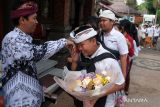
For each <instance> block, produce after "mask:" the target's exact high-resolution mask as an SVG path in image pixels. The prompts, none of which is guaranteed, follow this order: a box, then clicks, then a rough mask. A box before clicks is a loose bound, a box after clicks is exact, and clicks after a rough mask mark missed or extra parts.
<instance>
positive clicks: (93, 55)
mask: <svg viewBox="0 0 160 107" xmlns="http://www.w3.org/2000/svg"><path fill="white" fill-rule="evenodd" d="M98 44H99V47H98V49H97V50H96V52H94V54H92V56H91V57H90V58H94V57H96V56H97V55H99V54H100V51H101V50H102V49H103V47H102V45H101V44H100V43H98Z"/></svg>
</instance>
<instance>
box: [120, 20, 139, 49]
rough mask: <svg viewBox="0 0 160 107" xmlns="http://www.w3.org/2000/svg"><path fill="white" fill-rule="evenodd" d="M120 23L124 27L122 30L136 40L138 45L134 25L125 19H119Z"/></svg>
mask: <svg viewBox="0 0 160 107" xmlns="http://www.w3.org/2000/svg"><path fill="white" fill-rule="evenodd" d="M120 25H121V26H122V27H123V28H124V31H126V32H127V33H129V34H130V36H131V37H132V38H133V39H134V40H135V41H136V44H137V46H139V40H138V32H137V29H136V26H135V25H134V24H133V23H131V22H130V21H129V20H127V19H124V20H121V21H120Z"/></svg>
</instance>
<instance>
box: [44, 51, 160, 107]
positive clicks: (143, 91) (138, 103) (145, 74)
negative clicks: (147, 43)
mask: <svg viewBox="0 0 160 107" xmlns="http://www.w3.org/2000/svg"><path fill="white" fill-rule="evenodd" d="M159 56H160V51H155V50H153V49H143V50H142V51H141V53H140V55H139V57H137V58H136V59H135V60H134V63H133V66H132V70H131V85H130V91H129V96H128V98H127V103H126V107H159V105H160V101H159V99H160V85H159V81H160V78H159V76H160V57H159ZM44 107H74V105H73V100H72V98H71V97H70V96H69V95H68V94H66V93H65V92H64V91H62V93H61V94H60V95H59V97H58V100H57V103H56V104H51V103H48V102H47V103H46V104H45V106H44Z"/></svg>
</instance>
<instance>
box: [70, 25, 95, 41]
mask: <svg viewBox="0 0 160 107" xmlns="http://www.w3.org/2000/svg"><path fill="white" fill-rule="evenodd" d="M74 35H75V34H74V31H72V32H71V33H70V36H71V38H72V40H73V41H74V42H75V43H80V42H83V41H85V40H87V39H89V38H91V37H94V36H95V35H97V32H96V31H95V30H94V29H93V28H89V29H86V30H83V31H81V32H79V33H77V34H76V35H75V36H74Z"/></svg>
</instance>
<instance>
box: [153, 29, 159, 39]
mask: <svg viewBox="0 0 160 107" xmlns="http://www.w3.org/2000/svg"><path fill="white" fill-rule="evenodd" d="M159 34H160V29H159V28H156V27H155V29H154V37H158V36H159Z"/></svg>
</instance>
